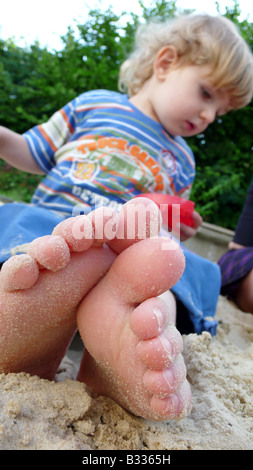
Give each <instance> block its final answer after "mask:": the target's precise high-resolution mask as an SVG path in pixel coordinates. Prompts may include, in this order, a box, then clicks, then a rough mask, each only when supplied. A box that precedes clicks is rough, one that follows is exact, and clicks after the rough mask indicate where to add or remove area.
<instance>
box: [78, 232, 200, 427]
mask: <svg viewBox="0 0 253 470" xmlns="http://www.w3.org/2000/svg"><path fill="white" fill-rule="evenodd" d="M165 243H171V245H170V248H171V249H169V250H168V249H166V250H164V248H165V247H164V240H163V239H161V238H160V239H156V240H154V239H147V240H143V241H140V242H139V243H138V245H132V246H131V247H129V248H128V249H126V250H125V251H123V252H122V253H121V254H120V255H119V256H118V258H117V259H116V261H115V262H114V263H113V265H112V267H111V268H110V270H109V272H108V273H107V274H106V275H105V277H104V278H103V279H102V280H101V281H100V282H99V283H98V285H97V286H96V287H94V288H93V289H92V291H91V292H90V293H89V294H88V295H87V296H86V297H85V299H84V300H83V301H82V303H81V305H80V307H79V309H78V313H77V323H78V328H79V331H80V334H81V336H82V338H83V341H84V344H85V348H86V351H85V353H84V356H83V359H82V363H81V367H80V371H79V375H78V380H80V381H83V382H85V383H86V384H87V385H88V386H89V387H90V388H91V390H93V391H94V392H95V393H98V394H101V395H107V396H109V397H111V398H113V399H114V400H115V401H116V402H117V403H119V404H120V405H122V406H123V407H125V408H126V409H127V410H129V411H131V412H132V413H134V414H135V415H137V416H141V417H143V418H147V419H152V420H166V419H180V418H182V417H184V416H185V415H187V414H188V413H189V411H190V408H191V391H190V387H189V384H188V382H187V380H186V369H185V364H184V361H183V357H182V355H181V351H182V347H183V342H182V337H181V335H180V334H179V332H178V331H177V329H176V328H175V326H174V324H173V323H174V319H175V309H176V306H175V300H174V297H173V295H172V293H171V292H169V293H168V294H167V303H165V302H164V301H163V300H162V299H161V298H158V297H156V296H158V295H159V294H161V293H162V292H164V291H167V289H169V288H170V287H172V286H173V285H174V284H175V283H176V282H177V281H178V279H179V278H180V277H181V275H182V273H183V270H184V256H183V253H182V251H181V249H180V248H179V246H178V245H176V244H175V242H173V241H170V242H169V241H168V240H166V242H165ZM167 248H168V246H167Z"/></svg>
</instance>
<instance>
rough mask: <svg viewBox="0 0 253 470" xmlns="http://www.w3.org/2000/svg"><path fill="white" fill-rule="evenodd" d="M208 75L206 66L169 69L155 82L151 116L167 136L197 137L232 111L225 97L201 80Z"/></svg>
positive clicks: (151, 97)
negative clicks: (160, 125) (168, 134)
mask: <svg viewBox="0 0 253 470" xmlns="http://www.w3.org/2000/svg"><path fill="white" fill-rule="evenodd" d="M209 71H210V69H209V66H197V65H189V66H184V67H177V68H172V69H171V68H170V69H169V70H167V72H166V73H164V74H162V75H161V76H159V78H158V79H157V80H156V81H155V85H154V87H153V88H152V92H151V96H150V97H149V98H150V105H151V108H150V109H151V110H152V111H151V113H153V118H155V119H156V120H157V121H158V122H160V123H161V124H162V125H163V127H164V128H165V129H166V130H167V131H168V132H169V133H170V134H171V135H173V136H176V135H180V136H182V137H190V136H193V135H196V134H200V133H201V132H203V131H204V130H205V129H206V128H207V127H208V125H209V124H211V123H212V122H213V121H214V120H215V118H216V117H217V116H221V115H222V114H226V113H227V112H228V111H229V110H230V109H232V108H231V106H230V96H229V93H228V92H227V91H225V90H217V89H215V88H214V87H213V86H212V85H211V83H210V80H209V79H208V78H206V77H205V75H207V73H208V72H209Z"/></svg>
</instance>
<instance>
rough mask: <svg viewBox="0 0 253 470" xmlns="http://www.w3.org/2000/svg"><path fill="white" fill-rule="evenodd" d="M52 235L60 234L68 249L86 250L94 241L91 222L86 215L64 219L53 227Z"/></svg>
mask: <svg viewBox="0 0 253 470" xmlns="http://www.w3.org/2000/svg"><path fill="white" fill-rule="evenodd" d="M53 235H59V236H61V237H62V238H63V239H64V240H65V242H66V243H67V245H68V246H69V249H70V251H77V252H81V251H86V250H88V249H89V248H90V247H91V245H92V244H93V241H94V231H93V227H92V223H91V221H90V219H89V218H88V216H86V215H79V216H77V217H70V218H69V219H66V220H64V221H63V222H61V223H60V224H58V225H57V226H56V227H55V228H54V231H53Z"/></svg>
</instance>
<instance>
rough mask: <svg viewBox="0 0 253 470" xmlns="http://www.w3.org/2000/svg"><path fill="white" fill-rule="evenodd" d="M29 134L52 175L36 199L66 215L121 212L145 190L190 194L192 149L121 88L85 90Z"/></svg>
mask: <svg viewBox="0 0 253 470" xmlns="http://www.w3.org/2000/svg"><path fill="white" fill-rule="evenodd" d="M24 136H25V138H26V139H27V141H28V144H29V147H30V150H31V152H32V154H33V156H34V159H35V160H36V162H37V164H38V165H39V167H40V168H42V170H43V171H44V172H45V173H46V177H45V178H44V179H43V181H42V182H41V184H40V185H39V186H38V188H37V190H36V192H35V194H34V196H33V199H32V202H33V203H34V204H36V205H37V206H39V207H43V208H48V209H50V210H53V211H57V212H60V213H61V215H63V216H66V217H68V216H71V215H77V213H81V212H89V211H90V209H94V207H97V206H99V205H104V206H105V205H108V206H111V207H114V208H115V209H117V208H118V206H119V205H120V206H121V205H122V203H124V202H127V201H128V200H129V199H132V198H133V197H135V196H137V195H139V194H141V193H146V192H149V193H152V192H159V193H165V194H172V195H181V196H182V197H189V193H190V188H191V185H192V183H193V180H194V176H195V161H194V157H193V154H192V152H191V150H190V148H189V147H188V145H187V144H186V142H185V141H184V140H183V139H182V138H181V137H172V136H170V135H169V134H168V132H166V131H165V129H164V128H163V127H162V126H161V125H160V124H159V123H158V122H156V121H154V120H153V119H151V118H149V117H148V116H146V115H144V114H143V113H142V112H141V111H139V110H138V109H137V108H135V106H133V105H132V104H131V103H130V102H129V100H128V97H127V96H126V95H123V94H121V93H117V92H111V91H106V90H96V91H91V92H86V93H83V94H81V95H80V96H78V97H77V98H76V99H74V100H73V101H71V102H70V103H68V104H67V105H66V106H65V107H64V108H62V109H61V110H59V111H57V112H56V113H55V114H54V115H53V116H52V117H51V119H49V121H48V122H46V123H44V124H42V125H38V126H36V127H34V128H32V129H31V130H29V131H28V132H26V133H25V134H24ZM79 209H80V212H79Z"/></svg>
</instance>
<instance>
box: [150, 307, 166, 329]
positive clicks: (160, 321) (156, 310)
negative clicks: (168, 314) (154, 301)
mask: <svg viewBox="0 0 253 470" xmlns="http://www.w3.org/2000/svg"><path fill="white" fill-rule="evenodd" d="M153 314H154V317H153V318H154V319H155V320H156V321H157V325H158V333H160V332H161V331H162V326H163V323H164V315H163V313H162V312H161V310H160V309H159V308H154V309H153Z"/></svg>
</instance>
